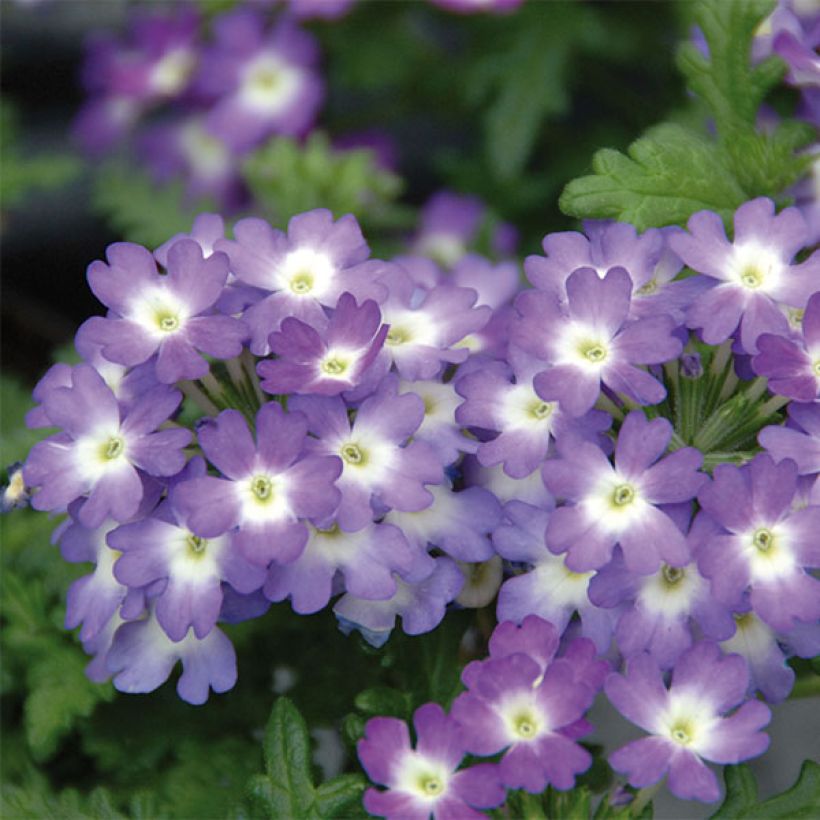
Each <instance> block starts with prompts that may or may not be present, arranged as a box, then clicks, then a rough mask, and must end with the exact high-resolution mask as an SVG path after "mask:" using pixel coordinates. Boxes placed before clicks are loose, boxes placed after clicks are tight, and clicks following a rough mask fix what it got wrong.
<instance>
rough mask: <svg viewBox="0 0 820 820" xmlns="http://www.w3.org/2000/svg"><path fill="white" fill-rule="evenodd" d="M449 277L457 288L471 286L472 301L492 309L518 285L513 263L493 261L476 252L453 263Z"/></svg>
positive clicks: (517, 269)
mask: <svg viewBox="0 0 820 820" xmlns="http://www.w3.org/2000/svg"><path fill="white" fill-rule="evenodd" d="M449 278H450V280H451V281H452V282H453V283H454V284H456V285H458V286H459V287H462V288H472V289H473V290H474V291H475V292H476V293H477V294H478V301H477V302H476V304H477V305H489V306H490V307H491V308H492V309H493V310H495V309H496V308H500V307H502V306H503V305H506V304H507V303H508V302H510V301H511V300H512V298H513V297H514V296H515V294H516V293H518V289H519V286H520V274H519V268H518V264H517V263H515V262H499V263H498V264H494V263H492V262H491V261H490V260H489V259H485V258H484V257H483V256H479V255H478V254H477V253H468V254H467V255H466V256H463V257H462V258H461V259H460V260H459V261H458V262H456V264H455V265H454V267H453V270H452V273H451V274H450V277H449Z"/></svg>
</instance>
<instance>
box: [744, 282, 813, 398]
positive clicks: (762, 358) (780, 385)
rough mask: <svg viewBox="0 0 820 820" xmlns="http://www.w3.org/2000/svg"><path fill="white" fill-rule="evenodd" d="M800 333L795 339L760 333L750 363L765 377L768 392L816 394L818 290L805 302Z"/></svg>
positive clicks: (799, 395) (789, 396) (809, 396)
mask: <svg viewBox="0 0 820 820" xmlns="http://www.w3.org/2000/svg"><path fill="white" fill-rule="evenodd" d="M801 335H802V338H800V339H795V338H794V337H792V338H787V337H785V336H778V335H774V334H772V333H761V334H760V336H759V337H758V339H757V349H758V354H757V355H756V356H755V357H754V358H753V359H752V367H753V368H754V371H755V373H757V374H758V375H760V376H765V377H766V378H768V380H769V383H768V387H769V390H771V391H772V393H777V394H779V395H781V396H788V398H790V399H794V400H795V401H799V402H813V401H815V400H816V399H817V398H818V394H820V293H815V294H814V295H813V296H812V297H811V298H810V299H809V301H808V304H807V305H806V310H805V312H804V314H803V321H802V334H801Z"/></svg>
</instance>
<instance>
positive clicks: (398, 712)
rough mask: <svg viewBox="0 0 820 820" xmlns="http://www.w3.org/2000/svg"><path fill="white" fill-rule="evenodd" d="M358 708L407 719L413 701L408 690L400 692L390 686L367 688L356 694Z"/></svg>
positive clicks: (371, 713) (374, 713)
mask: <svg viewBox="0 0 820 820" xmlns="http://www.w3.org/2000/svg"><path fill="white" fill-rule="evenodd" d="M355 703H356V708H357V709H360V710H361V711H362V712H364V713H365V714H368V715H388V716H391V717H397V718H400V719H401V720H407V718H408V717H409V716H410V711H411V708H412V701H411V698H410V696H409V695H408V694H407V692H400V691H399V690H398V689H392V688H391V687H389V686H377V687H374V688H372V689H365V690H364V691H363V692H359V694H358V695H356V701H355Z"/></svg>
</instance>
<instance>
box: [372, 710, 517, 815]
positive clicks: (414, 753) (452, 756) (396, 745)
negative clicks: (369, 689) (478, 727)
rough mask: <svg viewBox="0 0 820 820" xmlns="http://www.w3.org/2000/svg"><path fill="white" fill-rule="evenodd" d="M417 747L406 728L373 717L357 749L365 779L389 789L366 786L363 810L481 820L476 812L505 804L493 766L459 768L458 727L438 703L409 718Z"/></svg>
mask: <svg viewBox="0 0 820 820" xmlns="http://www.w3.org/2000/svg"><path fill="white" fill-rule="evenodd" d="M413 725H414V727H415V730H416V738H417V740H416V748H415V749H414V748H413V747H412V745H411V743H410V733H409V732H408V730H407V724H406V723H405V722H404V721H402V720H398V719H397V718H390V717H376V718H371V719H370V720H369V721H368V722H367V725H366V726H365V736H364V738H362V739H361V740H360V741H359V743H358V745H357V750H358V753H359V760H360V761H361V763H362V766H363V767H364V769H365V771H366V772H367V775H368V777H369V778H370V779H371V780H372V781H374V782H375V783H379V784H380V785H383V786H387V787H388V788H387V790H386V791H381V790H379V789H373V788H370V789H368V790H367V791H366V792H365V795H364V807H365V809H366V810H367V811H368V812H369V813H370V814H374V815H376V816H378V817H387V818H395V820H398V819H399V818H409V817H413V818H425V819H426V818H428V817H429V816H430V815H431V814H432V816H433V818H434V820H436V819H437V820H451V819H452V818H456V817H458V818H464V820H473V819H474V820H479V818H482V817H484V816H485V815H484V814H483V813H481V812H477V811H475V810H474V809H476V808H482V809H485V808H492V807H493V806H498V805H500V804H501V803H503V802H504V795H505V791H504V788H503V787H502V786H501V783H500V782H499V780H498V773H497V769H496V767H495V766H493V765H492V764H491V763H480V764H478V765H477V766H472V767H470V768H468V769H461V770H458V767H459V764H460V763H461V761H462V759H463V758H464V754H465V752H464V745H463V741H462V739H461V735H460V727H459V726H458V724H457V723H456V722H455V721H454V720H453V719H452V718H450V717H447V715H445V714H444V711H443V709H442V708H441V707H440V706H439V705H438V704H437V703H426V704H425V705H424V706H421V707H420V708H418V709H417V710H416V712H415V714H414V715H413Z"/></svg>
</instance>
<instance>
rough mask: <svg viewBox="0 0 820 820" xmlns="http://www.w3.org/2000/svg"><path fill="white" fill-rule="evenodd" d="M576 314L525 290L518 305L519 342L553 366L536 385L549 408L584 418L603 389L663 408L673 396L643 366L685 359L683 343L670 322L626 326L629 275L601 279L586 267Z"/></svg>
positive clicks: (575, 289)
mask: <svg viewBox="0 0 820 820" xmlns="http://www.w3.org/2000/svg"><path fill="white" fill-rule="evenodd" d="M566 287H567V300H568V311H569V315H568V316H567V315H565V314H564V313H563V312H562V309H561V306H560V304H559V301H558V298H557V297H556V296H555V295H552V294H547V293H542V292H540V291H535V290H530V291H524V292H523V293H521V294H520V295H519V296H518V298H517V299H516V302H515V305H516V309H517V310H518V311H519V313H520V314H521V319H520V320H519V321H518V322H517V323H516V324H515V325H514V326H513V329H512V341H513V343H514V344H516V345H518V346H519V347H521V348H522V349H523V350H525V351H526V352H528V353H530V354H531V355H533V356H535V357H536V358H538V359H540V360H541V361H543V362H545V363H546V364H547V365H549V366H548V367H547V368H546V369H544V370H543V371H542V372H540V373H538V374H537V375H536V376H535V379H534V382H533V384H534V386H535V390H536V392H537V393H538V395H539V396H540V397H541V398H542V399H544V400H545V401H555V400H557V401H558V403H559V406H560V407H561V409H563V410H565V411H566V412H567V413H568V414H569V415H571V416H582V415H583V414H584V413H586V412H587V411H588V410H590V409H591V408H592V406H593V405H594V404H595V401H596V399H597V398H598V393H599V391H600V387H601V383H602V382H603V383H604V384H605V385H606V386H607V387H609V388H610V389H612V390H615V391H619V392H623V393H625V394H626V395H627V396H630V397H631V398H633V399H634V400H636V401H638V402H639V403H641V404H655V403H657V402H659V401H661V400H662V399H663V397H664V396H665V395H666V391H665V389H664V388H663V386H662V385H661V384H660V383H659V382H657V381H656V380H655V379H654V378H653V377H652V376H650V375H649V374H648V373H647V372H646V371H644V370H641V369H639V368H637V367H635V365H636V364H657V363H660V362H664V361H668V360H670V359H674V358H677V356H679V355H680V353H681V350H682V345H681V343H680V340H678V339H677V338H675V337H674V336H673V335H672V332H673V330H674V328H675V323H674V321H673V319H672V318H671V317H669V316H653V317H651V318H648V319H639V320H638V321H634V322H631V323H629V324H626V319H627V315H628V313H629V304H630V297H631V292H632V283H631V280H630V278H629V274H628V273H627V272H626V271H625V270H624V269H623V268H613V269H611V270H610V271H609V272H608V273H607V274H606V276H605V277H604V278H603V279H601V278H599V276H598V274H597V272H596V271H595V270H593V269H591V268H581V269H579V270H577V271H575V272H574V273H573V274H572V275H571V276H570V277H569V278H568V279H567V284H566Z"/></svg>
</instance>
